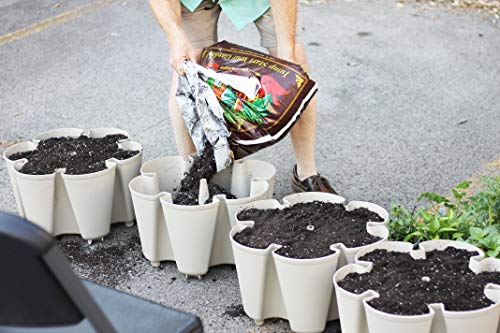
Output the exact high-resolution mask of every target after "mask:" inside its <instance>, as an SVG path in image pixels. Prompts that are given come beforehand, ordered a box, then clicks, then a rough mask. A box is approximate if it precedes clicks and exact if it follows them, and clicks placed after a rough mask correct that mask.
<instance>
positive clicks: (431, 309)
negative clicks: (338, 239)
mask: <svg viewBox="0 0 500 333" xmlns="http://www.w3.org/2000/svg"><path fill="white" fill-rule="evenodd" d="M488 285H493V286H495V285H494V284H492V283H489V284H488ZM488 285H486V288H487V287H488ZM486 288H485V289H486ZM341 289H342V288H341ZM344 291H346V290H344ZM375 294H377V295H378V293H376V292H375ZM360 295H362V294H360ZM377 295H373V296H366V297H364V298H363V300H362V301H363V305H364V306H365V308H369V309H370V310H371V311H372V312H374V313H376V314H377V315H378V316H380V317H386V318H390V320H391V321H408V320H411V319H415V320H420V319H422V318H426V317H428V316H429V315H430V314H432V315H434V314H435V312H436V311H435V310H436V309H440V310H441V311H442V312H443V316H445V317H448V318H450V317H451V318H452V317H455V318H457V317H458V318H471V317H478V316H481V315H483V313H484V312H488V311H491V309H492V308H499V309H500V302H498V303H493V304H490V305H489V306H487V307H485V308H482V309H477V310H464V311H451V310H446V308H445V307H444V304H443V303H431V304H428V305H427V307H428V308H429V313H424V314H421V315H395V314H392V313H387V312H383V311H380V310H377V309H375V308H374V307H373V306H371V305H370V304H368V302H369V301H370V300H372V299H374V298H376V297H378V296H377Z"/></svg>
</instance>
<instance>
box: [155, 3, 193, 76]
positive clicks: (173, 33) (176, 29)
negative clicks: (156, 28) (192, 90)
mask: <svg viewBox="0 0 500 333" xmlns="http://www.w3.org/2000/svg"><path fill="white" fill-rule="evenodd" d="M149 5H150V6H151V9H152V10H153V13H154V14H155V17H156V19H157V20H158V23H159V24H160V26H161V27H162V29H163V30H164V31H165V34H166V35H167V38H168V42H169V44H170V66H172V68H173V69H174V70H175V71H176V72H177V73H178V74H179V75H181V76H184V67H183V64H184V61H185V60H186V59H189V60H191V61H193V62H198V57H199V55H200V54H201V52H200V50H198V49H195V48H194V47H193V45H191V42H190V41H189V39H188V38H187V36H186V34H185V32H184V30H183V29H182V22H181V19H182V18H181V2H180V1H179V0H149Z"/></svg>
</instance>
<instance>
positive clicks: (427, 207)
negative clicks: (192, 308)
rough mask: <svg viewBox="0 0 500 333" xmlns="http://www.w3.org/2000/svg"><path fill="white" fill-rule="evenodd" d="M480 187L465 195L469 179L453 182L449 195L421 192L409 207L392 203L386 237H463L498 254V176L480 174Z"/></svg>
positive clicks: (425, 238)
mask: <svg viewBox="0 0 500 333" xmlns="http://www.w3.org/2000/svg"><path fill="white" fill-rule="evenodd" d="M480 183H481V190H480V191H479V192H478V193H476V194H474V195H468V190H469V188H470V185H471V182H470V181H463V182H461V183H459V184H458V185H457V186H455V187H454V188H453V189H452V190H451V192H452V195H453V196H452V198H451V199H448V198H446V197H444V196H442V195H440V194H437V193H432V192H424V193H422V194H421V195H420V196H419V197H418V201H419V202H422V201H424V200H425V201H426V202H427V204H421V205H420V206H418V207H415V208H413V209H411V210H410V209H408V208H406V207H404V206H402V205H397V204H394V203H393V204H392V208H391V217H390V219H389V231H390V234H389V238H390V239H391V240H403V241H411V242H420V241H424V240H432V239H453V240H459V241H465V242H468V243H471V244H473V245H476V246H478V247H479V248H481V249H483V250H484V251H485V252H486V253H487V254H488V255H489V256H492V257H500V177H488V176H487V177H483V178H482V179H481V180H480Z"/></svg>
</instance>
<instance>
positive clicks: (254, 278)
mask: <svg viewBox="0 0 500 333" xmlns="http://www.w3.org/2000/svg"><path fill="white" fill-rule="evenodd" d="M314 200H318V201H324V202H333V203H341V204H344V203H345V199H344V198H342V197H340V196H337V195H333V194H327V193H299V194H293V195H289V196H287V197H285V198H283V202H284V204H283V205H282V204H280V203H279V201H277V200H262V201H257V202H254V203H250V204H248V205H245V206H243V207H242V208H241V209H240V210H243V209H249V208H257V209H269V208H285V207H287V206H290V205H293V204H294V203H297V202H310V201H314ZM360 207H365V208H367V209H369V210H371V211H373V212H375V213H377V214H379V215H380V216H381V217H382V218H383V219H384V222H368V223H367V231H368V233H370V234H372V235H374V236H378V237H381V238H382V239H381V240H380V241H379V242H382V241H384V240H386V239H387V237H388V230H387V227H386V223H387V218H388V213H387V211H386V210H385V209H383V208H382V207H380V206H377V205H375V204H372V203H368V202H362V201H351V202H350V203H349V204H348V205H347V206H346V208H347V209H348V210H353V209H355V208H360ZM237 213H238V212H237ZM252 225H253V222H252V221H238V220H237V225H236V226H235V227H233V229H232V230H231V233H230V239H231V244H232V246H233V253H234V259H235V263H236V270H237V273H238V280H239V284H240V290H241V297H242V300H243V307H244V309H245V312H246V314H247V315H248V316H249V317H250V318H252V319H254V320H255V322H256V324H258V325H261V324H262V323H263V321H264V319H267V318H283V319H288V320H289V322H290V326H291V328H292V330H293V331H294V332H299V333H302V332H304V333H306V332H323V330H324V329H325V325H326V322H327V321H329V320H334V319H337V318H338V311H337V302H336V300H335V293H334V290H333V282H332V277H333V274H334V273H335V271H336V270H337V269H338V268H339V267H342V266H343V265H345V264H346V263H353V262H354V257H355V256H356V253H357V252H359V251H360V250H361V249H362V248H363V247H357V248H348V247H346V246H345V245H344V244H332V246H331V249H332V251H334V253H332V254H331V255H328V256H325V257H321V258H315V259H293V258H287V257H284V256H281V255H279V254H277V253H275V251H276V250H278V249H279V248H280V245H276V244H272V245H270V246H269V247H268V248H266V249H255V248H251V247H247V246H245V245H242V244H239V243H238V242H236V241H235V240H234V238H233V237H234V235H236V234H237V233H238V232H240V231H241V230H243V229H245V228H247V227H251V226H252Z"/></svg>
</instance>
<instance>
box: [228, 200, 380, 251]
mask: <svg viewBox="0 0 500 333" xmlns="http://www.w3.org/2000/svg"><path fill="white" fill-rule="evenodd" d="M238 219H239V220H240V221H245V220H248V221H254V222H255V225H254V226H253V227H252V228H245V229H244V230H242V231H241V232H239V233H238V234H236V235H235V236H234V239H235V240H236V241H237V242H238V243H240V244H243V245H245V246H249V247H252V248H257V249H265V248H267V247H268V246H269V245H271V244H273V243H274V244H279V245H282V247H281V248H280V249H279V250H278V251H277V253H278V254H280V255H282V256H285V257H289V258H297V259H312V258H319V257H324V256H327V255H330V254H332V251H331V250H330V246H331V245H332V244H336V243H343V244H344V245H345V246H347V247H358V246H364V245H368V244H371V243H374V242H376V241H378V240H380V239H381V238H379V237H376V236H373V235H370V234H369V233H368V232H367V231H366V223H367V222H368V221H374V222H381V221H383V219H382V217H380V216H379V215H378V214H376V213H374V212H372V211H370V210H368V209H366V208H358V209H355V210H352V211H347V210H346V209H345V206H344V205H342V204H336V203H330V202H321V201H313V202H307V203H296V204H294V205H293V206H290V207H287V208H284V209H255V208H252V209H247V210H244V211H242V212H240V213H239V214H238Z"/></svg>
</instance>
